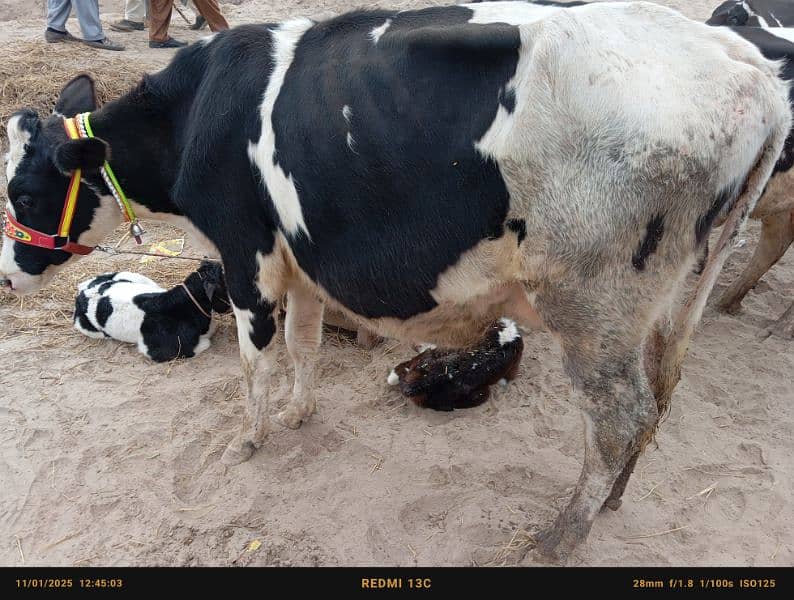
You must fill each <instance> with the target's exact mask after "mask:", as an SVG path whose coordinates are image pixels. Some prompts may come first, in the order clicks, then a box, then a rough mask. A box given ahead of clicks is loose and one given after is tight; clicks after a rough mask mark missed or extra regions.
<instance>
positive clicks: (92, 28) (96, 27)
mask: <svg viewBox="0 0 794 600" xmlns="http://www.w3.org/2000/svg"><path fill="white" fill-rule="evenodd" d="M73 5H74V9H75V12H77V20H78V22H79V23H80V30H81V31H82V32H83V39H84V40H86V41H87V42H98V41H99V40H104V39H105V32H104V31H102V23H100V21H99V0H47V27H50V28H52V29H55V30H57V31H66V19H68V18H69V13H70V12H72V6H73Z"/></svg>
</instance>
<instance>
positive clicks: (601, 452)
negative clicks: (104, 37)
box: [0, 2, 791, 557]
mask: <svg viewBox="0 0 794 600" xmlns="http://www.w3.org/2000/svg"><path fill="white" fill-rule="evenodd" d="M539 8H541V9H542V10H540V11H538V9H539ZM777 73H778V65H777V64H776V63H774V62H772V61H769V60H767V59H765V58H764V57H763V56H762V55H761V54H760V53H759V52H758V50H757V49H756V48H755V47H754V46H753V45H752V44H749V43H748V42H746V41H745V40H743V39H742V38H741V37H740V36H738V35H736V34H735V33H733V32H731V31H730V30H727V29H724V28H715V27H707V26H705V25H703V24H702V23H695V22H692V21H689V20H688V19H685V18H684V17H682V16H681V15H680V14H679V13H677V12H675V11H672V10H669V9H666V8H663V7H660V6H656V5H653V4H650V3H644V2H642V3H605V4H594V5H588V6H579V7H573V8H566V9H560V8H555V7H552V6H543V7H538V6H533V5H530V4H523V3H516V2H496V3H482V4H480V3H478V4H471V5H460V6H447V7H432V8H426V9H423V10H412V11H411V10H409V11H393V10H372V11H358V12H353V13H350V14H346V15H342V16H339V17H336V18H333V19H330V20H326V21H320V22H314V21H311V20H308V19H297V20H292V21H287V22H285V23H282V24H280V25H279V24H266V25H259V26H251V25H249V26H242V27H238V28H235V29H232V30H229V31H224V32H220V33H218V34H217V35H215V36H214V37H213V38H212V39H210V40H207V41H205V42H202V43H197V44H194V45H192V46H190V47H188V48H185V49H182V50H180V51H179V52H178V53H177V54H176V57H175V58H174V60H173V62H172V63H171V65H170V66H169V67H167V68H165V69H163V70H162V71H160V72H158V73H155V74H153V75H149V76H146V77H144V79H143V81H142V82H141V83H140V85H138V87H136V88H135V89H134V90H132V91H131V92H130V93H128V94H127V95H125V96H124V97H122V98H120V99H118V100H116V101H114V102H110V103H108V104H106V105H105V106H103V107H102V108H100V109H97V106H96V102H95V100H94V93H93V82H92V81H91V80H90V79H89V78H87V77H80V78H77V79H75V80H73V81H72V82H71V83H69V84H68V85H67V86H66V88H65V89H64V90H63V92H62V94H61V97H60V99H59V101H58V103H57V106H56V110H57V112H56V113H55V114H53V115H50V116H48V117H46V118H44V119H40V118H39V116H38V115H36V114H35V113H33V112H32V111H30V110H25V111H21V112H19V113H17V114H16V115H15V116H14V117H13V118H11V119H10V121H9V123H8V134H9V139H10V147H11V153H10V156H11V160H10V161H9V164H8V175H9V188H8V195H9V198H10V204H9V215H10V216H11V217H12V218H13V219H14V221H15V222H16V223H19V224H20V225H21V226H23V227H26V228H27V230H28V231H30V232H32V233H31V234H26V233H25V231H24V230H20V229H19V228H18V227H17V229H16V230H15V229H10V230H9V231H10V235H14V233H15V232H16V231H17V230H19V232H20V233H19V236H20V237H15V238H14V239H13V240H6V243H5V244H4V245H3V251H2V255H0V281H4V282H5V286H6V287H7V288H10V289H13V290H15V291H17V292H19V293H26V292H32V291H35V290H37V289H39V288H41V287H42V286H43V285H45V284H46V283H47V282H48V281H49V279H50V278H51V277H52V275H53V273H55V272H56V271H58V270H59V269H62V268H64V267H65V266H66V265H68V264H69V263H71V262H74V261H75V260H77V259H78V256H77V255H74V254H70V253H68V252H66V251H64V250H63V249H62V248H63V246H62V244H63V243H64V242H65V240H64V239H63V236H61V237H58V236H56V235H54V234H55V232H56V230H58V226H59V214H61V213H62V212H63V211H62V207H63V206H64V198H65V197H66V193H67V188H68V186H69V182H70V177H71V175H72V174H73V173H74V171H75V170H76V169H78V168H80V169H82V174H83V175H82V177H83V183H82V185H80V187H79V197H78V199H77V207H78V208H77V211H76V213H75V215H74V220H73V222H72V228H71V235H70V236H69V239H70V241H74V242H76V243H78V244H80V248H86V247H90V246H91V245H92V244H95V243H97V241H98V240H101V239H102V237H103V236H105V235H106V234H107V233H108V232H109V231H111V230H112V228H113V227H114V226H116V225H117V224H118V223H119V222H120V218H121V217H120V216H119V214H118V212H114V211H116V208H115V202H114V201H113V198H112V197H111V196H110V195H109V193H108V192H109V190H108V188H107V186H106V185H105V183H104V181H103V179H102V178H101V177H100V174H99V173H98V171H97V169H98V167H100V166H101V165H102V164H103V161H104V159H105V157H106V155H108V152H107V149H108V148H109V149H112V163H113V164H112V166H113V169H114V171H115V172H116V175H117V176H118V178H119V181H120V183H121V185H122V186H123V187H124V189H125V191H126V194H127V196H128V197H129V198H132V199H134V202H133V205H134V209H135V212H136V213H137V214H138V216H140V217H142V218H159V219H163V220H168V221H171V222H175V223H177V224H180V225H182V226H187V227H192V228H193V229H194V230H198V231H199V232H201V233H203V234H204V235H205V236H206V238H208V240H209V241H210V242H211V243H212V244H214V246H215V248H216V249H217V250H218V252H219V254H220V256H221V257H222V259H223V264H224V268H225V274H226V280H227V285H228V288H229V295H230V298H231V300H232V303H233V309H234V313H235V317H236V320H237V325H238V338H239V343H240V355H241V359H242V367H243V373H244V375H245V379H246V382H247V388H248V390H247V391H248V401H247V403H246V415H245V418H244V420H243V423H242V427H241V429H240V431H239V433H238V434H237V435H236V436H235V438H234V439H233V440H232V442H231V443H230V445H229V447H228V448H227V450H226V452H225V453H224V456H223V460H224V461H225V462H227V463H236V462H240V461H243V460H247V459H248V458H249V457H250V456H251V455H252V454H253V452H254V450H255V449H256V448H258V447H259V446H261V445H262V444H263V443H264V441H265V438H266V436H267V434H268V431H269V429H270V418H269V417H270V414H269V413H270V406H271V403H270V402H271V398H269V397H268V390H269V389H270V385H269V383H270V382H269V377H270V374H271V372H272V370H273V369H274V368H275V365H276V358H277V351H276V348H275V344H274V343H273V341H274V339H275V333H276V328H277V321H276V319H275V311H276V307H277V301H278V299H279V298H281V297H282V295H283V294H285V293H286V294H287V296H288V302H287V307H288V309H287V316H286V324H285V340H286V346H287V350H288V352H289V355H290V358H291V359H292V362H293V363H294V366H295V383H294V386H293V389H292V398H291V400H290V402H289V403H288V404H287V406H286V408H285V409H284V410H283V411H281V412H280V413H278V414H277V415H275V417H274V419H275V421H276V422H278V423H280V424H283V425H286V426H288V427H298V426H299V425H300V423H301V421H302V420H303V419H306V418H308V417H309V416H310V415H311V414H312V412H313V411H314V409H315V395H314V372H315V356H316V353H317V349H318V347H319V345H320V333H321V323H322V317H323V310H324V307H325V306H326V305H328V306H331V307H333V308H335V309H337V310H339V311H341V312H342V313H344V314H345V316H346V317H348V318H350V319H352V320H353V321H354V322H357V323H362V324H364V325H366V326H367V327H368V328H369V329H371V330H372V331H375V332H377V333H378V334H380V335H385V336H390V337H395V338H400V339H403V340H405V341H408V342H422V341H427V342H432V343H435V344H438V345H439V346H442V347H453V346H462V345H466V344H469V343H472V342H473V341H475V340H474V339H472V338H474V337H476V336H477V335H478V333H479V332H481V331H483V329H484V327H485V326H486V325H487V324H488V323H491V322H493V321H494V320H496V319H498V318H499V317H503V316H504V317H508V318H511V319H513V320H516V321H518V322H519V323H520V324H521V325H522V326H524V327H526V328H533V327H545V328H547V329H549V330H551V331H553V332H554V333H555V334H556V338H557V339H558V340H559V341H560V344H561V350H562V356H563V363H564V365H565V369H566V371H567V373H568V374H569V375H570V377H571V380H572V382H573V384H574V390H575V391H574V399H575V401H576V402H577V403H578V404H579V406H581V408H582V410H583V411H584V415H585V424H586V427H585V445H586V452H585V460H584V466H583V469H582V474H581V477H580V478H579V481H578V484H577V487H576V489H575V491H574V494H573V496H572V498H571V501H570V502H569V504H568V505H567V507H566V508H565V509H564V510H563V511H562V512H561V514H560V516H559V517H558V519H557V521H556V522H555V524H554V525H553V526H551V527H550V528H549V529H547V530H546V531H545V533H544V534H543V535H542V536H541V543H540V544H539V547H538V549H537V551H538V552H539V553H540V554H542V555H545V556H558V557H564V556H566V555H567V554H568V553H569V552H570V551H571V550H572V549H573V548H574V546H575V545H576V544H577V543H579V542H581V541H582V540H583V539H584V538H585V537H586V536H587V533H588V532H589V530H590V527H591V525H592V522H593V519H594V518H595V517H596V515H597V514H598V512H599V510H600V509H601V508H602V506H608V507H611V508H615V507H617V505H618V504H619V499H620V497H621V495H622V493H623V491H624V489H625V485H626V482H627V481H628V477H629V476H630V474H631V471H632V469H633V466H634V464H635V462H636V460H637V456H638V455H639V453H640V452H641V451H642V449H643V448H644V446H645V444H647V442H648V441H649V440H650V439H651V436H652V433H653V431H654V428H655V427H656V424H657V422H658V415H659V412H660V410H661V411H663V410H664V409H665V408H666V406H667V403H668V401H669V399H670V395H671V394H672V391H673V389H674V387H675V384H676V382H677V379H678V375H679V372H680V365H681V361H682V360H683V357H684V355H685V353H686V348H687V344H688V341H689V338H690V336H691V333H692V330H693V328H694V326H695V323H696V322H697V321H698V319H699V318H700V315H701V312H702V309H703V305H704V304H705V299H706V297H707V295H708V292H709V291H710V290H711V288H712V286H713V284H714V281H715V279H716V277H717V274H718V273H719V270H720V268H721V266H722V264H723V262H724V260H725V258H726V256H727V254H728V252H729V251H730V248H731V243H730V242H731V241H732V239H733V238H734V236H735V235H736V234H737V232H738V231H739V230H740V229H741V227H742V226H743V225H744V222H745V220H746V217H747V214H748V213H749V211H751V210H752V209H753V208H754V206H755V203H756V201H757V200H758V197H759V196H760V194H761V192H762V190H763V188H764V186H765V185H766V183H767V181H768V179H769V176H770V174H771V172H772V169H773V168H774V165H775V162H776V161H777V158H778V157H779V156H780V153H781V150H782V148H783V143H784V140H785V138H786V135H787V133H788V131H789V127H790V121H791V115H790V111H789V107H788V96H787V92H788V90H787V86H786V84H785V83H784V82H782V81H781V80H780V79H779V78H778V76H777ZM692 98H697V102H692V101H691V99H692ZM84 112H90V121H91V126H92V129H93V133H94V134H95V135H96V138H94V139H69V138H67V134H66V132H65V130H64V121H63V116H64V115H66V116H70V115H74V114H76V113H84ZM720 213H727V214H728V217H727V222H726V224H725V226H724V228H723V237H722V238H721V240H720V242H719V243H718V244H717V247H716V249H715V250H714V251H713V252H712V254H711V258H710V261H709V264H708V265H707V266H706V268H705V270H704V274H703V276H702V278H701V282H700V284H699V286H698V289H697V294H696V296H695V297H694V299H693V300H692V302H690V303H689V304H687V305H686V309H685V310H684V311H682V312H681V313H680V314H679V315H677V316H676V320H675V322H674V323H673V326H672V328H670V327H667V326H666V325H667V323H666V320H665V319H664V316H665V315H667V314H668V313H669V311H670V310H671V307H672V306H673V301H674V299H675V297H676V293H677V291H678V289H679V286H680V284H681V282H682V280H683V279H684V278H685V276H686V274H687V272H688V271H689V270H690V269H691V268H692V265H693V262H694V260H695V257H696V256H697V254H698V252H699V251H700V248H701V246H702V244H703V241H704V240H705V239H706V237H707V236H708V234H709V231H710V230H711V228H712V225H713V222H714V219H715V218H716V217H717V215H719V214H720ZM34 229H35V230H36V231H37V232H39V233H37V232H36V231H33V230H34ZM26 235H29V236H30V239H27V238H25V236H26ZM33 236H35V240H34V237H33ZM39 240H40V242H39ZM33 241H35V242H36V244H35V245H31V244H32V242H33ZM45 246H49V249H47V247H45ZM58 248H61V249H58ZM658 322H661V325H657V323H658ZM649 335H652V336H653V337H652V339H653V340H654V343H653V344H647V343H646V340H647V339H648V338H649ZM649 348H651V349H653V350H654V352H655V353H654V354H650V355H649V356H650V358H649V360H648V361H647V362H646V363H645V364H646V365H647V366H648V372H647V373H646V370H645V367H644V363H643V352H644V351H647V350H648V349H649Z"/></svg>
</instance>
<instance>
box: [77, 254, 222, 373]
mask: <svg viewBox="0 0 794 600" xmlns="http://www.w3.org/2000/svg"><path fill="white" fill-rule="evenodd" d="M78 290H79V293H78V295H77V299H76V300H75V306H74V327H75V329H77V330H78V331H80V332H81V333H84V334H85V335H87V336H88V337H92V338H103V337H109V338H113V339H116V340H119V341H122V342H128V343H131V344H137V345H138V350H139V351H140V352H141V354H144V355H145V356H148V357H149V358H151V359H152V360H154V361H156V362H164V361H169V360H173V359H175V358H190V357H192V356H196V355H197V354H200V353H201V352H204V350H206V349H207V348H209V346H210V337H211V336H212V334H213V333H214V330H215V327H214V323H213V321H212V313H213V312H217V313H225V312H228V311H229V310H230V305H229V300H228V296H227V294H226V284H225V281H224V277H223V270H222V268H221V265H220V264H218V263H215V262H210V261H203V262H202V263H201V265H200V266H199V268H198V270H197V271H195V272H193V273H191V274H190V275H188V277H187V279H185V281H184V282H183V283H180V284H179V285H176V286H174V287H173V288H171V289H170V290H164V289H163V288H161V287H160V286H159V285H157V284H156V283H155V282H154V281H152V280H151V279H149V278H148V277H144V276H143V275H139V274H137V273H129V272H126V271H122V272H118V273H105V274H104V275H99V276H97V277H94V278H93V279H88V280H86V281H83V282H82V283H81V284H80V285H79V286H78Z"/></svg>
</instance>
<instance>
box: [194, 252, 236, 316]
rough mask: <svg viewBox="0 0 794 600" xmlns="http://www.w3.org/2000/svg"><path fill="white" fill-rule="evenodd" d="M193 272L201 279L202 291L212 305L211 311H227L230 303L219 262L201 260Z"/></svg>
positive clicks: (220, 312)
mask: <svg viewBox="0 0 794 600" xmlns="http://www.w3.org/2000/svg"><path fill="white" fill-rule="evenodd" d="M195 274H196V275H198V277H199V278H200V279H201V285H202V286H203V287H204V293H205V294H206V295H207V298H209V301H210V304H211V305H212V312H215V313H219V314H223V313H227V312H229V311H230V310H231V308H232V305H231V302H230V301H229V292H228V291H227V290H226V278H225V277H224V276H223V267H222V266H221V264H220V263H219V262H217V261H213V260H203V261H201V264H200V265H199V268H198V270H197V271H196V273H195Z"/></svg>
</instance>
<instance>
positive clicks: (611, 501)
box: [601, 498, 623, 511]
mask: <svg viewBox="0 0 794 600" xmlns="http://www.w3.org/2000/svg"><path fill="white" fill-rule="evenodd" d="M622 505H623V500H621V499H620V498H607V499H606V502H604V506H602V507H601V510H602V511H603V510H604V509H607V508H608V509H609V510H618V509H619V508H620V507H621V506H622Z"/></svg>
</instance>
